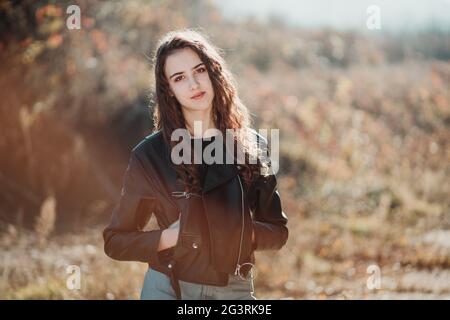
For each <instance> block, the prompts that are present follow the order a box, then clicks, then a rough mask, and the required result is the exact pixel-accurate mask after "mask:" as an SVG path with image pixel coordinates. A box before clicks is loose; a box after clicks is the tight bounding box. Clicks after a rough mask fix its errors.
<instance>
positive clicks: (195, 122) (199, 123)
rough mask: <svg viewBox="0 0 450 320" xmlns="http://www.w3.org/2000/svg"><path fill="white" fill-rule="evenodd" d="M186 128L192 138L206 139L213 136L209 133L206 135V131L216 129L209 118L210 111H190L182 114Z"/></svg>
mask: <svg viewBox="0 0 450 320" xmlns="http://www.w3.org/2000/svg"><path fill="white" fill-rule="evenodd" d="M184 119H185V121H186V128H187V129H188V130H189V133H190V134H191V137H193V138H208V137H211V136H213V135H214V133H212V132H211V131H210V132H209V133H207V134H205V132H206V131H207V130H208V129H216V126H215V125H214V121H213V119H212V117H211V109H208V110H205V111H203V110H202V111H190V112H186V113H184Z"/></svg>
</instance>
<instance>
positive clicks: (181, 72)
mask: <svg viewBox="0 0 450 320" xmlns="http://www.w3.org/2000/svg"><path fill="white" fill-rule="evenodd" d="M202 64H204V63H203V62H200V63H199V64H198V65H196V66H195V67H193V68H192V70H194V69H196V68H198V67H200V66H201V65H202ZM183 73H184V71H180V72H175V73H174V74H173V75H171V76H170V77H169V79H172V77H175V76H177V75H179V74H183Z"/></svg>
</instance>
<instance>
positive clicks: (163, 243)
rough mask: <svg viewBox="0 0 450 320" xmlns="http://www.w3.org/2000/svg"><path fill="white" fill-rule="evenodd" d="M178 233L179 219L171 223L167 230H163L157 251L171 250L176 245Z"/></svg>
mask: <svg viewBox="0 0 450 320" xmlns="http://www.w3.org/2000/svg"><path fill="white" fill-rule="evenodd" d="M179 233H180V219H178V220H177V221H175V222H174V223H172V224H171V225H170V226H169V228H167V229H164V230H163V232H162V233H161V239H160V240H159V246H158V251H161V250H164V249H167V248H171V247H173V246H175V245H176V244H177V241H178V235H179Z"/></svg>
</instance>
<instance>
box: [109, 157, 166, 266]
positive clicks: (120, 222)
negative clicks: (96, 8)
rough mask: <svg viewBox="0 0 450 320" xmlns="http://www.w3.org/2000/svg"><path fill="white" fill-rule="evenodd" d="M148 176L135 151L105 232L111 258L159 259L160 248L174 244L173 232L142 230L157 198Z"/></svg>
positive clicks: (132, 259) (148, 260)
mask: <svg viewBox="0 0 450 320" xmlns="http://www.w3.org/2000/svg"><path fill="white" fill-rule="evenodd" d="M146 179H147V176H146V173H145V170H144V168H143V166H142V164H141V162H140V160H139V158H138V156H137V155H136V154H135V153H134V152H132V154H131V157H130V160H129V163H128V167H127V170H126V172H125V175H124V180H123V188H122V192H121V195H120V199H119V201H118V203H117V205H116V206H115V208H114V209H113V212H112V217H111V222H110V224H109V225H108V226H107V227H106V228H105V229H104V231H103V239H104V250H105V253H106V254H107V255H108V256H109V257H110V258H112V259H115V260H121V261H141V262H147V263H148V262H150V261H155V262H158V255H157V253H158V251H159V250H162V249H163V248H166V247H168V246H170V245H171V244H172V243H173V240H174V234H173V233H174V231H165V230H151V231H143V230H142V229H143V228H144V227H145V224H146V222H147V221H148V219H149V215H150V214H151V212H152V211H153V208H154V204H155V201H156V198H155V197H153V190H152V188H151V186H150V184H149V183H148V181H147V180H146ZM163 233H164V236H163ZM161 238H162V239H161Z"/></svg>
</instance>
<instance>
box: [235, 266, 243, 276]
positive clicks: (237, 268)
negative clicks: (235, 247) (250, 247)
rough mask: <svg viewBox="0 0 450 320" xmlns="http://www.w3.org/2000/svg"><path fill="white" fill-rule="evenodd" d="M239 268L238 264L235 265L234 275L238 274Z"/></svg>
mask: <svg viewBox="0 0 450 320" xmlns="http://www.w3.org/2000/svg"><path fill="white" fill-rule="evenodd" d="M240 269H241V266H240V265H239V264H237V265H236V269H234V275H235V276H237V275H238V274H239V270H240Z"/></svg>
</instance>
